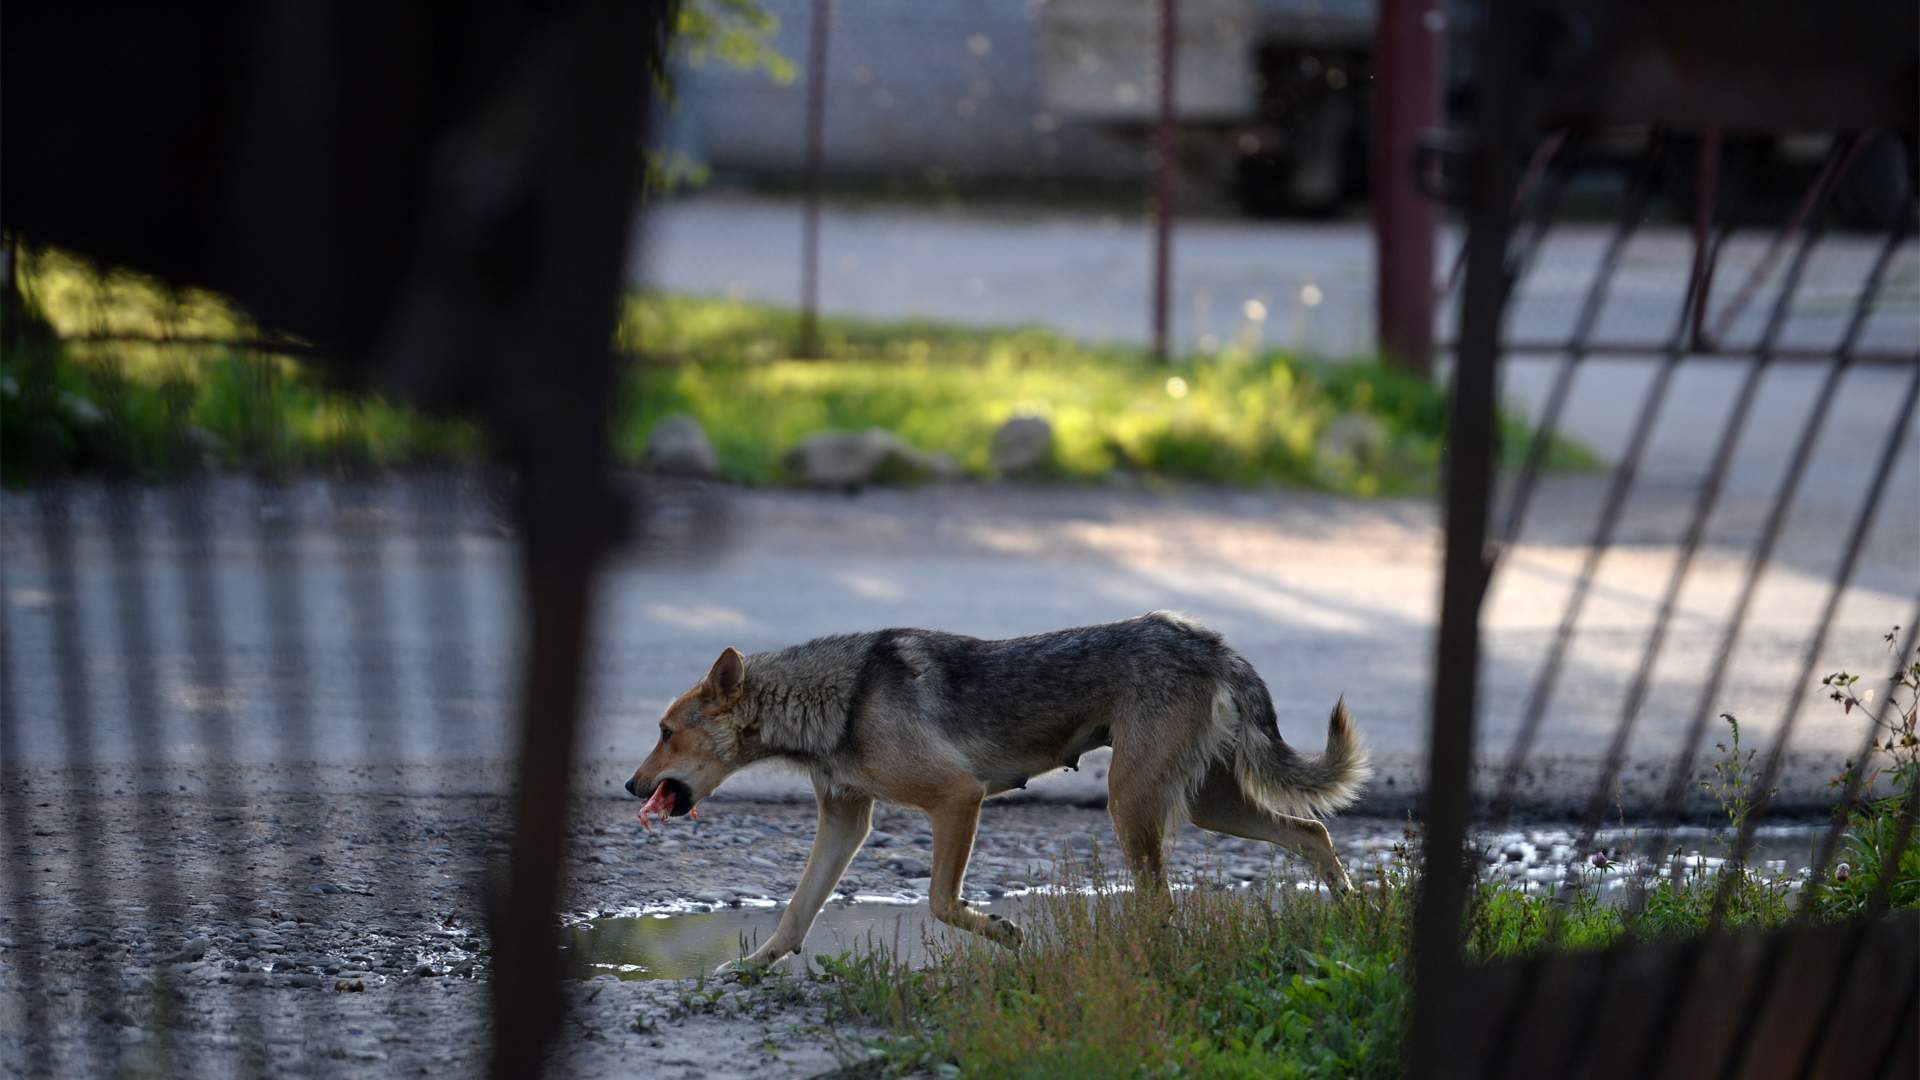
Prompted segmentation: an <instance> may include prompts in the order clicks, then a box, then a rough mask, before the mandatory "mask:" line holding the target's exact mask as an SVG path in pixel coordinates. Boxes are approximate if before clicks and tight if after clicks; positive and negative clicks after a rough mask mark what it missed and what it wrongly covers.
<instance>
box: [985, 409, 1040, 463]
mask: <svg viewBox="0 0 1920 1080" xmlns="http://www.w3.org/2000/svg"><path fill="white" fill-rule="evenodd" d="M988 462H989V463H990V464H992V466H993V471H994V472H997V473H999V474H1001V475H1003V476H1016V475H1019V474H1021V473H1030V472H1034V471H1036V470H1039V469H1043V468H1045V467H1046V466H1047V465H1049V464H1051V463H1052V462H1053V425H1052V424H1049V423H1047V422H1046V421H1045V420H1043V419H1041V418H1040V417H1038V416H1016V417H1014V418H1013V419H1011V420H1008V421H1007V422H1006V423H1004V424H1001V425H1000V429H999V430H998V431H995V432H994V433H993V448H992V450H991V451H990V452H989V453H988Z"/></svg>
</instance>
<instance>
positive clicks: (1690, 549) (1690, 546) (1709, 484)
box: [1547, 160, 1821, 1073]
mask: <svg viewBox="0 0 1920 1080" xmlns="http://www.w3.org/2000/svg"><path fill="white" fill-rule="evenodd" d="M1701 168H1702V177H1703V182H1702V189H1703V190H1702V191H1701V194H1702V195H1703V196H1704V195H1705V194H1706V191H1705V190H1704V189H1705V187H1706V185H1705V182H1704V178H1705V176H1706V175H1707V173H1706V169H1707V166H1706V164H1705V163H1704V160H1703V163H1702V166H1701ZM1703 216H1704V215H1703ZM1701 224H1702V226H1703V228H1702V230H1700V231H1698V232H1696V236H1699V235H1701V234H1702V233H1703V232H1704V221H1702V223H1701ZM1820 235H1821V230H1820V228H1819V227H1818V225H1817V224H1816V225H1815V227H1813V228H1811V229H1809V230H1808V231H1807V232H1806V234H1805V235H1804V236H1803V237H1802V239H1801V243H1800V245H1799V247H1798V248H1797V249H1796V250H1795V252H1794V259H1793V262H1792V263H1791V264H1790V265H1789V267H1788V270H1787V277H1786V282H1785V284H1784V285H1783V287H1782V289H1781V291H1780V295H1779V296H1778V297H1777V298H1776V301H1775V304H1774V307H1773V310H1772V312H1771V313H1770V315H1769V318H1768V322H1767V327H1766V330H1765V333H1764V334H1763V335H1762V340H1761V344H1760V351H1759V354H1758V355H1757V356H1756V357H1755V359H1754V362H1753V363H1752V364H1750V365H1749V366H1748V367H1747V369H1746V371H1745V373H1744V376H1743V378H1742V379H1741V383H1740V388H1739V390H1738V391H1737V393H1736V395H1735V401H1734V404H1733V407H1732V409H1730V410H1729V412H1728V415H1727V419H1726V421H1725V423H1724V424H1723V426H1722V429H1721V433H1720V439H1719V441H1718V443H1717V445H1716V446H1715V448H1714V454H1713V459H1712V461H1711V463H1710V465H1709V467H1708V470H1707V476H1706V478H1705V479H1704V480H1703V481H1702V483H1701V485H1700V489H1699V491H1698V493H1697V494H1696V497H1695V500H1694V506H1693V512H1692V515H1691V519H1690V520H1689V522H1688V525H1687V530H1686V533H1685V535H1684V536H1683V538H1682V540H1681V547H1680V554H1679V555H1678V557H1677V558H1676V559H1675V561H1674V564H1673V567H1672V568H1671V569H1670V571H1669V572H1668V576H1667V584H1666V588H1665V590H1664V591H1663V592H1662V595H1661V598H1660V604H1659V607H1658V608H1657V610H1656V614H1655V617H1654V622H1653V627H1652V629H1651V630H1650V631H1649V633H1648V635H1647V641H1646V645H1645V647H1644V648H1643V649H1642V651H1641V656H1640V663H1639V665H1638V667H1637V668H1636V670H1635V672H1634V677H1633V681H1632V683H1631V684H1630V686H1629V688H1628V691H1627V694H1626V697H1625V699H1624V700H1623V701H1622V703H1621V707H1620V716H1619V719H1618V720H1617V721H1616V722H1615V726H1614V734H1613V737H1612V739H1611V740H1610V741H1609V743H1608V747H1607V753H1606V757H1605V759H1604V762H1605V764H1604V765H1603V766H1602V768H1601V771H1600V776H1599V778H1598V780H1597V781H1596V782H1595V783H1594V788H1593V792H1592V794H1591V795H1590V796H1589V797H1588V802H1587V808H1586V811H1585V813H1584V814H1583V816H1582V820H1581V825H1580V832H1579V834H1578V837H1577V839H1576V840H1575V842H1574V845H1573V851H1574V853H1575V856H1576V858H1577V857H1578V855H1579V853H1580V852H1583V851H1585V850H1587V849H1588V847H1590V846H1591V845H1592V843H1593V838H1594V836H1595V835H1596V833H1597V830H1598V828H1599V824H1600V821H1601V819H1602V818H1604V817H1605V815H1606V807H1607V795H1608V792H1609V791H1610V790H1611V789H1612V787H1613V785H1614V783H1615V781H1616V780H1617V779H1618V778H1619V775H1620V769H1621V766H1622V765H1623V764H1624V762H1625V757H1626V750H1627V744H1628V741H1629V740H1630V739H1631V737H1632V733H1633V728H1634V726H1635V724H1636V723H1637V721H1638V720H1639V716H1640V711H1641V709H1642V707H1643V706H1644V705H1645V703H1646V695H1647V692H1648V690H1649V689H1650V687H1651V685H1652V679H1653V669H1654V665H1655V663H1656V662H1657V660H1658V659H1659V657H1660V654H1661V650H1662V646H1663V644H1664V642H1665V640H1666V632H1667V628H1668V626H1669V625H1670V624H1671V621H1672V618H1673V612H1674V609H1675V607H1676V606H1677V605H1678V603H1679V598H1680V590H1681V588H1682V587H1683V586H1684V584H1685V582H1686V579H1687V573H1688V571H1689V570H1690V569H1691V568H1692V564H1693V556H1694V554H1695V553H1696V552H1697V551H1698V550H1699V546H1700V541H1701V539H1702V538H1703V536H1704V535H1705V531H1706V525H1707V521H1708V520H1709V519H1710V518H1711V517H1712V515H1713V510H1714V507H1715V506H1716V505H1717V503H1718V500H1719V495H1720V491H1721V488H1722V487H1723V485H1724V483H1725V480H1726V475H1727V471H1728V469H1729V468H1730V466H1731V465H1732V462H1733V452H1734V448H1735V447H1736V446H1737V445H1738V443H1739V441H1740V438H1741V435H1742V433H1743V432H1744V430H1745V426H1746V419H1747V416H1748V413H1749V412H1750V411H1751V409H1752V406H1753V401H1754V397H1755V395H1756V393H1757V391H1758V389H1759V386H1760V381H1761V379H1762V377H1763V376H1764V375H1765V373H1766V370H1767V367H1768V365H1769V362H1770V360H1771V356H1770V352H1771V349H1772V348H1773V346H1774V344H1775V343H1776V342H1777V341H1778V340H1779V336H1780V332H1781V330H1782V328H1783V327H1784V326H1785V325H1786V321H1787V314H1788V311H1789V310H1790V308H1791V305H1792V301H1793V298H1794V296H1795V295H1796V294H1797V292H1798V286H1799V282H1800V279H1801V277H1802V275H1803V274H1804V272H1805V269H1806V264H1807V261H1808V258H1809V257H1810V255H1811V254H1812V252H1813V250H1814V248H1815V246H1816V245H1817V244H1818V242H1819V239H1820ZM1708 265H1709V266H1710V265H1711V263H1709V264H1708ZM1696 273H1699V271H1698V270H1696ZM1701 280H1702V282H1703V283H1704V282H1705V281H1706V280H1707V279H1706V277H1705V276H1704V275H1702V276H1701ZM1701 296H1702V299H1703V300H1704V285H1703V292H1702V294H1701ZM1698 317H1699V313H1698V308H1697V307H1696V309H1695V312H1694V318H1695V321H1696V323H1697V321H1698ZM1774 524H1775V526H1776V527H1777V526H1778V523H1774ZM1767 542H1768V543H1769V544H1770V543H1771V538H1768V540H1767ZM1654 850H1656V851H1659V850H1664V844H1662V845H1660V846H1658V847H1656V848H1655V849H1654ZM1577 874H1578V871H1577V870H1575V869H1574V868H1573V866H1572V865H1570V866H1569V867H1568V870H1567V873H1566V875H1565V880H1564V881H1563V888H1575V887H1577V886H1578V877H1577ZM1565 926H1566V923H1565V921H1564V920H1556V921H1554V922H1553V923H1552V924H1551V925H1550V926H1549V928H1548V935H1547V940H1548V945H1549V947H1552V946H1553V945H1555V944H1557V943H1558V942H1559V939H1560V933H1561V931H1562V930H1564V928H1565ZM1613 961H1614V954H1613V953H1612V952H1608V953H1606V954H1604V955H1603V956H1602V957H1601V959H1600V962H1599V967H1598V975H1597V978H1596V979H1595V980H1594V984H1593V987H1592V989H1591V990H1590V991H1589V993H1588V995H1587V998H1586V1007H1585V1008H1584V1009H1582V1010H1581V1011H1580V1012H1579V1013H1578V1015H1579V1017H1580V1019H1579V1021H1578V1027H1577V1030H1576V1032H1575V1035H1574V1037H1573V1038H1572V1039H1570V1040H1569V1041H1568V1044H1567V1049H1566V1056H1565V1059H1564V1067H1565V1070H1566V1071H1568V1072H1569V1073H1570V1072H1571V1071H1572V1070H1573V1068H1574V1066H1575V1064H1576V1063H1577V1062H1578V1061H1579V1060H1580V1059H1581V1058H1582V1057H1583V1056H1584V1055H1585V1053H1586V1052H1587V1050H1588V1048H1589V1046H1590V1045H1591V1041H1592V1039H1593V1038H1594V1036H1595V1035H1596V1034H1597V1024H1598V1009H1597V1007H1596V1006H1597V1005H1598V1003H1599V1002H1601V1001H1603V1000H1605V996H1606V994H1607V992H1608V990H1609V988H1610V983H1611V981H1612V975H1613V971H1614V966H1613Z"/></svg>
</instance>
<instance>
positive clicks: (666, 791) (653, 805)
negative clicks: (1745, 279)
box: [627, 778, 693, 826]
mask: <svg viewBox="0 0 1920 1080" xmlns="http://www.w3.org/2000/svg"><path fill="white" fill-rule="evenodd" d="M627 790H628V791H630V792H632V793H633V794H635V795H639V794H640V792H641V789H640V788H639V787H638V786H637V785H635V784H634V782H633V781H631V780H629V781H627ZM646 799H647V801H646V804H645V805H643V806H641V807H640V824H641V825H642V826H646V825H647V822H648V819H649V818H651V817H655V816H658V817H661V818H669V817H685V816H687V815H688V814H690V813H692V812H693V789H692V788H690V787H688V786H687V785H686V783H685V781H681V780H674V779H671V778H669V779H666V780H662V781H660V783H659V784H658V785H656V786H655V787H654V789H653V790H652V791H651V792H649V793H648V794H647V796H646Z"/></svg>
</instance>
